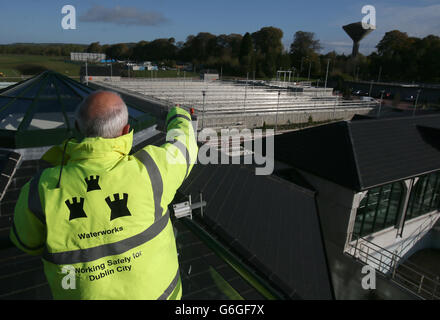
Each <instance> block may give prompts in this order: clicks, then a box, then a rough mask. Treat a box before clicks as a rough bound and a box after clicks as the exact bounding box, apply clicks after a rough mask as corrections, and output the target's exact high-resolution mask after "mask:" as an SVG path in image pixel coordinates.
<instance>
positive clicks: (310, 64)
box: [307, 60, 312, 81]
mask: <svg viewBox="0 0 440 320" xmlns="http://www.w3.org/2000/svg"><path fill="white" fill-rule="evenodd" d="M311 70H312V61H311V60H310V61H309V76H308V77H307V81H310V71H311Z"/></svg>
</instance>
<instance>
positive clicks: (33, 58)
mask: <svg viewBox="0 0 440 320" xmlns="http://www.w3.org/2000/svg"><path fill="white" fill-rule="evenodd" d="M69 60H70V57H48V56H37V55H25V54H23V55H22V54H0V72H3V74H4V75H5V77H20V76H21V75H35V74H38V73H40V72H42V71H44V70H53V71H56V72H59V73H62V74H64V75H66V76H79V70H80V68H81V65H80V64H76V63H72V62H70V61H69ZM0 79H2V78H1V77H0ZM6 80H9V79H5V81H6Z"/></svg>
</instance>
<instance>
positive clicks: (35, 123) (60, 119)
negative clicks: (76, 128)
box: [27, 112, 67, 130]
mask: <svg viewBox="0 0 440 320" xmlns="http://www.w3.org/2000/svg"><path fill="white" fill-rule="evenodd" d="M66 127H67V126H66V123H65V121H64V116H63V114H62V113H61V112H38V113H36V114H34V117H33V118H32V121H31V123H30V124H29V127H28V128H27V130H41V129H56V128H66Z"/></svg>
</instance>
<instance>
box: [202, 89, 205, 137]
mask: <svg viewBox="0 0 440 320" xmlns="http://www.w3.org/2000/svg"><path fill="white" fill-rule="evenodd" d="M202 94H203V114H202V130H203V129H204V125H205V94H206V91H205V90H202Z"/></svg>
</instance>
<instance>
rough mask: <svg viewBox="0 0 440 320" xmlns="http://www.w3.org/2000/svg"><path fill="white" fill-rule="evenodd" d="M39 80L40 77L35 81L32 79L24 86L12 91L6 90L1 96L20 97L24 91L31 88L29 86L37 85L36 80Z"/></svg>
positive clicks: (20, 85)
mask: <svg viewBox="0 0 440 320" xmlns="http://www.w3.org/2000/svg"><path fill="white" fill-rule="evenodd" d="M37 78H39V77H35V78H34V79H30V80H28V81H26V82H24V83H22V84H19V85H17V86H15V87H14V88H12V89H9V90H6V91H4V92H3V93H2V94H1V95H4V96H10V97H16V96H19V95H20V93H21V92H23V91H24V90H26V89H27V88H29V86H31V85H32V84H34V83H35V80H36V79H37Z"/></svg>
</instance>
